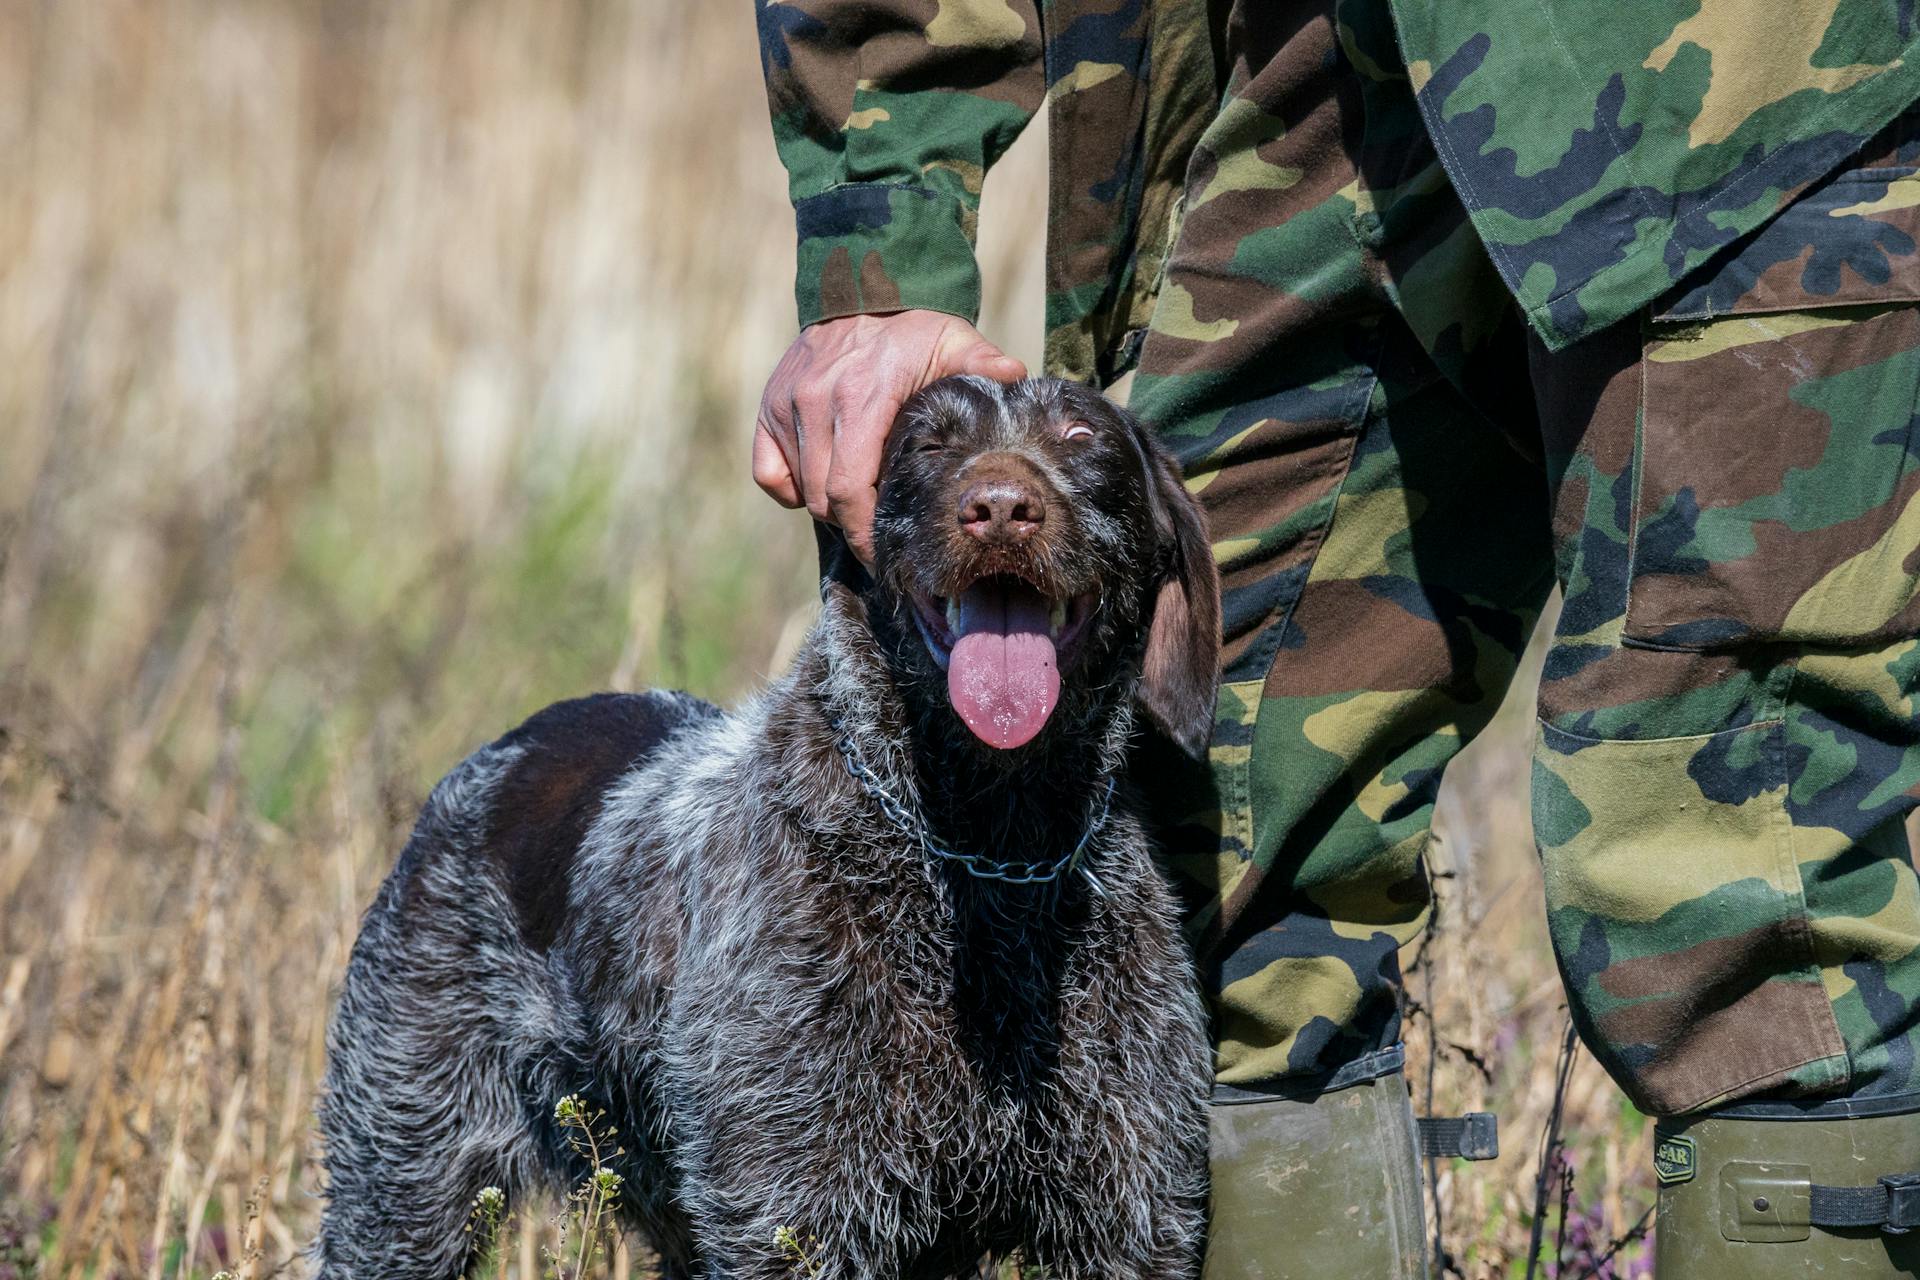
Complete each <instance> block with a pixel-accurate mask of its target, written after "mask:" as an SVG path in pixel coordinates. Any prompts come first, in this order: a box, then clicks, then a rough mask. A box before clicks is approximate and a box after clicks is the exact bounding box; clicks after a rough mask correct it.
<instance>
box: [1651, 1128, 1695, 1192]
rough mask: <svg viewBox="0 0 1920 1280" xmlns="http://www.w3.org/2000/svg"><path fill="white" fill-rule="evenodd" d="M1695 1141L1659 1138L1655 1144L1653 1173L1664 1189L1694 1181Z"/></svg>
mask: <svg viewBox="0 0 1920 1280" xmlns="http://www.w3.org/2000/svg"><path fill="white" fill-rule="evenodd" d="M1693 1167H1694V1161H1693V1139H1692V1138H1669V1137H1664V1136H1662V1137H1658V1138H1656V1139H1655V1141H1654V1144H1653V1172H1654V1176H1655V1177H1657V1178H1659V1179H1660V1185H1661V1186H1663V1187H1667V1186H1672V1185H1673V1184H1674V1183H1676V1182H1691V1181H1693Z"/></svg>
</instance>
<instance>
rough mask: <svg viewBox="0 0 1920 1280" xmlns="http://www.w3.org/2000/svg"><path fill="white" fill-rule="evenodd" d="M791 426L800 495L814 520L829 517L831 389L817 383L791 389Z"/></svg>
mask: <svg viewBox="0 0 1920 1280" xmlns="http://www.w3.org/2000/svg"><path fill="white" fill-rule="evenodd" d="M793 426H794V434H795V436H796V437H797V438H798V446H799V448H798V456H799V460H800V473H799V474H798V475H797V476H795V477H794V479H795V481H796V483H797V484H798V486H799V489H800V499H801V501H802V502H804V503H806V507H807V510H808V511H810V512H812V513H813V518H814V519H816V520H827V521H831V520H832V518H833V512H832V510H831V508H830V506H829V504H828V502H827V474H828V472H829V471H831V470H832V467H833V435H834V430H833V402H832V399H831V393H830V392H829V391H827V390H826V389H824V388H821V387H819V386H817V385H812V384H809V385H803V386H801V387H799V388H797V389H796V390H795V391H794V393H793Z"/></svg>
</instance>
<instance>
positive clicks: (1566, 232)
mask: <svg viewBox="0 0 1920 1280" xmlns="http://www.w3.org/2000/svg"><path fill="white" fill-rule="evenodd" d="M1394 11H1395V13H1396V15H1397V16H1398V19H1399V29H1400V40H1401V47H1402V49H1403V50H1404V52H1405V55H1406V58H1407V67H1408V69H1409V71H1410V72H1411V78H1412V83H1413V86H1414V88H1415V89H1416V90H1417V91H1418V93H1419V100H1420V107H1421V110H1422V112H1423V113H1424V115H1425V117H1426V120H1427V124H1428V126H1429V128H1430V129H1431V130H1432V133H1433V137H1434V141H1435V142H1436V143H1437V144H1438V147H1439V151H1440V156H1441V158H1442V160H1443V161H1444V162H1445V163H1446V167H1447V172H1448V174H1449V175H1450V176H1451V177H1452V179H1453V185H1454V188H1455V190H1457V191H1458V192H1459V193H1460V197H1461V199H1462V201H1463V202H1464V203H1465V204H1466V207H1467V210H1468V212H1469V213H1471V214H1472V216H1473V221H1474V225H1475V226H1476V227H1477V228H1478V229H1479V231H1480V234H1481V236H1482V237H1483V238H1484V240H1485V241H1486V244H1487V248H1488V250H1489V251H1490V253H1491V255H1492V257H1493V260H1494V262H1495V264H1496V265H1497V266H1498V267H1499V269H1500V273H1501V275H1502V276H1504V277H1505V278H1506V281H1507V284H1508V285H1509V286H1510V287H1511V288H1512V289H1513V292H1514V295H1515V297H1516V298H1518V299H1519V302H1520V305H1521V307H1522V309H1524V310H1525V311H1526V313H1527V316H1528V318H1529V319H1530V320H1531V321H1532V322H1533V324H1534V326H1535V327H1536V328H1537V329H1538V331H1539V333H1540V335H1541V337H1542V338H1543V339H1544V340H1545V342H1546V343H1547V345H1548V346H1550V347H1554V348H1558V347H1562V346H1564V345H1566V344H1567V343H1569V342H1572V341H1574V340H1575V339H1577V338H1581V337H1584V336H1585V335H1587V334H1589V333H1593V332H1595V331H1597V330H1599V329H1602V328H1605V327H1606V326H1608V325H1610V324H1613V323H1614V322H1616V321H1618V320H1621V319H1624V318H1625V317H1628V316H1631V315H1633V314H1634V313H1635V312H1637V311H1639V310H1640V308H1641V307H1643V306H1645V305H1646V304H1647V303H1648V302H1649V301H1650V300H1651V299H1652V298H1654V297H1655V296H1657V295H1658V294H1660V293H1661V292H1663V291H1664V290H1665V289H1666V288H1667V287H1668V286H1669V285H1670V284H1672V282H1673V281H1675V280H1677V279H1679V278H1680V277H1682V276H1684V275H1687V274H1688V273H1689V272H1691V271H1693V270H1694V269H1695V268H1697V267H1699V266H1700V265H1701V264H1702V263H1704V262H1705V261H1707V259H1709V258H1710V257H1712V256H1713V255H1714V254H1716V253H1718V252H1719V251H1721V250H1723V249H1725V248H1726V247H1727V246H1729V245H1731V244H1732V243H1733V242H1734V241H1735V240H1737V239H1739V238H1740V237H1741V236H1743V235H1745V234H1746V233H1748V232H1750V231H1752V230H1754V229H1755V228H1756V227H1758V226H1760V225H1761V224H1763V223H1765V222H1767V221H1768V220H1769V219H1771V218H1772V217H1773V216H1774V215H1775V214H1776V213H1777V212H1778V211H1779V210H1780V209H1781V208H1782V207H1783V206H1784V205H1785V204H1786V203H1788V202H1789V201H1790V200H1791V199H1792V198H1793V197H1794V196H1795V195H1796V194H1797V193H1799V192H1800V191H1802V190H1803V189H1805V188H1806V187H1807V186H1808V185H1810V184H1811V183H1813V182H1815V181H1818V180H1819V179H1821V178H1823V177H1824V176H1825V175H1826V174H1828V173H1829V172H1831V171H1832V170H1833V169H1834V167H1835V166H1836V165H1838V164H1839V163H1840V162H1841V161H1843V160H1844V159H1846V157H1848V156H1849V155H1852V154H1853V153H1854V152H1855V151H1856V150H1857V149H1858V148H1859V146H1860V143H1861V142H1862V140H1864V139H1865V138H1867V137H1869V136H1871V135H1872V134H1874V133H1875V132H1876V131H1878V130H1879V129H1880V128H1881V126H1883V125H1885V124H1886V123H1887V122H1888V121H1889V120H1891V119H1893V117H1894V116H1895V115H1896V114H1898V113H1899V112H1900V111H1901V110H1902V109H1904V108H1905V107H1906V106H1907V105H1908V104H1910V103H1912V102H1914V101H1915V100H1916V99H1920V56H1917V55H1920V44H1917V43H1916V40H1917V39H1920V31H1917V30H1916V28H1915V15H1914V4H1913V0H1686V2H1685V3H1673V2H1670V0H1669V2H1662V3H1628V4H1619V3H1614V4H1606V3H1595V0H1531V3H1528V4H1524V5H1518V4H1507V3H1501V2H1500V0H1394Z"/></svg>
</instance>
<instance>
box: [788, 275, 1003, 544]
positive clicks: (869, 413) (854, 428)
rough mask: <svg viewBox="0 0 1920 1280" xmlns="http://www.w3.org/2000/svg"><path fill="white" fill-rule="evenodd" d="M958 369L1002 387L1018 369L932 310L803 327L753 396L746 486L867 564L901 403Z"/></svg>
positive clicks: (956, 321)
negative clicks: (837, 537) (835, 538)
mask: <svg viewBox="0 0 1920 1280" xmlns="http://www.w3.org/2000/svg"><path fill="white" fill-rule="evenodd" d="M957 373H974V374H981V375H983V376H985V377H989V378H994V379H997V380H998V381H1001V382H1013V381H1016V380H1018V379H1020V378H1024V377H1025V376H1026V374H1027V370H1026V366H1025V365H1023V364H1021V363H1020V362H1019V361H1018V360H1016V359H1014V358H1013V357H1012V356H1010V355H1007V354H1006V353H1005V352H1003V351H1001V350H1000V348H998V347H996V346H994V345H993V344H992V343H991V342H988V341H987V340H986V339H985V338H983V337H981V336H980V331H979V330H978V329H975V328H974V327H973V326H972V325H970V324H968V323H967V322H966V321H965V320H962V319H960V318H959V317H957V316H950V315H946V314H943V313H942V312H938V311H896V312H893V313H891V314H889V315H879V316H873V315H861V316H843V317H841V318H839V319H836V320H822V321H820V322H819V323H818V324H811V325H808V326H807V327H806V328H805V329H803V330H801V331H800V336H799V337H797V338H795V339H794V340H793V345H792V346H790V347H788V348H787V351H786V354H785V355H783V356H781V357H780V363H779V364H777V365H775V366H774V369H773V376H772V377H770V378H768V379H767V389H766V391H765V392H763V393H762V394H761V397H760V412H759V415H758V417H757V419H756V421H755V423H754V432H753V480H754V483H755V484H757V485H759V486H760V487H761V488H762V489H764V490H766V491H767V493H768V494H770V495H771V496H772V497H773V500H774V501H776V502H778V503H780V504H781V505H782V506H786V507H801V506H804V507H805V508H806V509H807V510H808V511H810V512H812V513H813V515H814V517H815V518H816V519H820V520H824V521H826V522H828V523H829V524H835V525H838V526H839V527H840V528H841V530H842V531H844V532H845V534H846V535H847V544H848V545H849V546H850V547H852V548H853V553H854V554H855V555H856V556H858V557H860V561H861V563H863V564H865V565H867V566H869V567H871V566H872V564H873V505H874V498H875V494H876V488H875V484H876V481H877V480H878V479H879V475H880V453H881V449H882V448H883V446H885V444H886V442H887V432H888V431H889V430H891V429H892V427H893V419H894V417H895V415H897V414H898V413H899V412H900V405H901V403H902V402H903V401H905V400H906V399H907V397H908V396H911V395H912V394H913V393H914V392H916V391H918V390H919V389H920V388H921V387H924V386H926V385H927V384H928V383H930V382H936V381H938V380H939V379H941V378H945V377H948V376H949V375H952V374H957Z"/></svg>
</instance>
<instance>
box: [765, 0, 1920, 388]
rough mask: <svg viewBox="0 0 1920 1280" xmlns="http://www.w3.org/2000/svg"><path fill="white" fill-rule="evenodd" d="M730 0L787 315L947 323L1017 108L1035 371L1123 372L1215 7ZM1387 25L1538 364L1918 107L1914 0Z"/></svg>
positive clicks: (1151, 279)
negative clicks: (781, 237) (767, 133)
mask: <svg viewBox="0 0 1920 1280" xmlns="http://www.w3.org/2000/svg"><path fill="white" fill-rule="evenodd" d="M755 4H756V9H757V13H758V17H759V31H760V49H761V60H762V65H763V69H764V71H765V74H766V79H767V93H768V99H769V102H770V104H771V107H772V112H773V128H774V139H775V143H776V145H777V147H778V148H779V151H780V157H781V160H782V162H783V163H784V164H785V165H786V167H787V170H788V173H789V176H790V189H791V193H792V196H793V200H794V206H795V211H796V219H797V223H798V233H799V274H798V282H797V287H796V293H797V296H798V300H799V307H800V322H801V323H802V324H803V325H805V324H811V323H813V322H814V321H816V320H822V319H828V318H831V317H834V316H842V315H852V314H859V313H863V312H878V311H887V310H895V309H899V308H902V307H925V308H928V309H931V310H936V311H945V312H951V313H953V314H955V315H961V316H965V317H967V318H968V319H970V320H971V319H973V318H975V317H976V316H977V314H978V310H979V303H980V275H979V270H978V268H977V266H976V265H975V262H974V258H973V231H974V223H975V218H976V215H977V212H978V208H979V199H980V188H981V182H982V179H983V178H984V176H985V173H986V170H987V168H988V167H989V166H990V165H992V164H993V162H994V161H995V160H997V159H998V158H999V157H1000V155H1001V154H1002V153H1003V152H1004V151H1005V150H1006V148H1007V147H1008V146H1009V145H1010V144H1011V143H1012V141H1013V139H1014V138H1015V137H1016V136H1017V135H1018V133H1019V132H1020V130H1021V128H1022V127H1023V126H1024V125H1025V124H1026V123H1027V121H1028V120H1029V119H1031V118H1032V116H1033V114H1034V113H1035V112H1036V111H1037V110H1038V109H1039V107H1040V104H1041V102H1042V101H1045V102H1046V103H1047V107H1048V124H1049V128H1050V131H1051V138H1050V151H1051V156H1052V158H1051V161H1050V188H1051V189H1050V194H1049V201H1048V239H1047V282H1046V283H1047V351H1046V357H1047V365H1048V368H1049V370H1050V371H1051V372H1055V373H1061V374H1065V375H1067V376H1071V377H1078V378H1082V379H1091V380H1095V381H1098V382H1100V383H1102V384H1104V383H1106V382H1108V381H1110V380H1111V379H1112V378H1114V377H1117V376H1118V375H1119V373H1120V372H1122V371H1124V369H1125V368H1126V367H1127V366H1128V365H1129V364H1130V363H1131V362H1132V358H1133V355H1134V352H1135V351H1136V350H1137V348H1138V345H1139V340H1140V337H1141V336H1142V334H1143V332H1144V329H1145V326H1146V323H1147V319H1148V316H1149V313H1150V311H1151V308H1152V304H1153V300H1154V295H1155V291H1156V289H1157V287H1158V284H1159V279H1160V269H1161V265H1162V263H1163V262H1164V260H1165V257H1166V254H1167V252H1168V250H1169V248H1170V246H1171V244H1172V239H1173V236H1174V233H1175V232H1176V230H1177V228H1178V221H1179V208H1180V199H1179V193H1180V187H1181V179H1182V177H1183V174H1184V171H1185V167H1186V162H1187V158H1188V156H1189V154H1190V153H1191V151H1192V148H1193V144H1194V142H1195V141H1196V140H1197V138H1198V137H1199V135H1200V133H1201V131H1202V130H1203V129H1204V128H1205V127H1206V125H1207V124H1208V123H1209V122H1210V120H1211V118H1212V116H1213V113H1214V110H1215V108H1216V107H1217V105H1218V103H1219V100H1220V95H1221V92H1222V90H1223V87H1224V86H1223V84H1222V80H1221V76H1222V67H1223V62H1224V58H1223V49H1224V45H1225V41H1226V39H1227V33H1226V32H1225V31H1224V30H1223V29H1222V26H1221V21H1222V20H1221V14H1222V12H1223V11H1224V9H1225V8H1226V6H1225V5H1223V4H1220V3H1219V2H1218V0H1038V2H1037V3H1036V0H755ZM1393 10H1394V16H1395V20H1396V22H1397V25H1398V29H1399V32H1400V40H1401V47H1402V51H1403V53H1404V55H1405V59H1406V67H1407V74H1408V76H1409V77H1410V78H1411V80H1412V83H1413V86H1414V88H1415V89H1416V91H1417V93H1418V97H1419V101H1420V106H1421V111H1422V114H1423V115H1424V117H1425V119H1426V122H1427V127H1428V131H1429V133H1430V134H1431V135H1432V137H1433V140H1434V144H1435V147H1436V149H1437V150H1438V152H1439V155H1440V159H1441V161H1442V163H1443V165H1444V166H1445V168H1446V171H1447V174H1448V177H1449V178H1450V179H1451V180H1452V182H1453V184H1454V186H1455V188H1456V190H1457V191H1458V192H1459V195H1460V198H1461V200H1462V201H1463V202H1464V203H1465V205H1466V207H1467V209H1468V211H1469V212H1470V213H1471V215H1472V218H1473V222H1474V226H1475V228H1476V229H1477V230H1478V231H1479V233H1480V236H1481V239H1482V240H1483V241H1484V242H1485V243H1486V245H1487V249H1488V252H1489V254H1490V255H1491V256H1492V258H1493V260H1494V262H1495V263H1496V265H1497V266H1498V268H1499V270H1500V272H1501V275H1502V277H1503V278H1504V279H1505V281H1506V283H1507V285H1508V287H1509V288H1510V289H1511V290H1512V292H1513V295H1514V297H1515V298H1516V300H1517V301H1518V302H1519V304H1520V306H1521V309H1522V310H1523V311H1524V312H1525V313H1526V315H1527V317H1528V319H1529V320H1530V321H1531V323H1532V325H1533V327H1534V329H1535V330H1536V332H1538V333H1539V335H1540V336H1541V338H1542V339H1543V340H1544V341H1545V342H1546V344H1547V345H1548V346H1549V347H1552V348H1556V349H1557V348H1560V347H1564V346H1565V345H1567V344H1568V343H1571V342H1573V341H1575V340H1576V339H1578V338H1580V337H1583V336H1585V335H1586V334H1588V333H1591V332H1593V331H1594V330H1596V329H1599V328H1602V327H1604V326H1606V325H1609V324H1612V323H1613V322H1615V321H1617V320H1619V319H1621V318H1623V317H1625V316H1628V315H1631V314H1633V313H1634V312H1636V311H1637V310H1639V309H1640V308H1641V307H1643V306H1645V305H1646V304H1647V303H1649V302H1651V301H1652V300H1654V299H1655V298H1657V297H1659V296H1660V295H1661V294H1663V293H1665V292H1667V291H1668V290H1669V289H1671V288H1673V287H1674V286H1675V284H1676V282H1677V281H1678V280H1679V279H1680V278H1681V277H1682V276H1684V275H1685V274H1687V273H1688V272H1689V271H1690V270H1692V268H1694V267H1695V266H1697V265H1699V264H1700V263H1701V262H1702V261H1704V260H1705V259H1706V258H1708V257H1709V256H1711V255H1712V254H1714V253H1715V252H1716V251H1717V250H1719V249H1720V248H1722V247H1724V246H1725V245H1727V244H1728V243H1730V242H1731V241H1733V240H1734V239H1736V238H1738V237H1740V236H1742V235H1745V234H1746V233H1748V232H1750V231H1752V230H1754V229H1755V228H1757V227H1759V226H1760V225H1761V224H1763V223H1764V222H1766V221H1767V220H1768V219H1769V218H1770V217H1772V216H1773V214H1775V213H1777V212H1778V211H1779V210H1780V209H1781V208H1783V207H1785V205H1787V204H1788V203H1790V202H1791V201H1792V200H1793V198H1794V197H1795V196H1796V195H1797V194H1798V193H1799V192H1800V191H1801V190H1803V189H1804V188H1806V187H1807V186H1808V185H1809V184H1811V183H1813V182H1815V181H1817V180H1818V179H1819V178H1820V177H1821V176H1823V175H1824V174H1825V173H1827V172H1828V171H1829V170H1831V169H1832V168H1833V167H1834V166H1835V165H1836V164H1838V163H1839V162H1840V161H1841V160H1843V159H1844V158H1845V157H1847V156H1848V155H1850V154H1851V153H1852V152H1853V151H1854V150H1855V149H1856V148H1858V147H1859V146H1860V144H1861V143H1862V142H1863V141H1864V140H1865V139H1866V138H1868V137H1870V136H1871V135H1873V134H1874V133H1875V132H1877V131H1878V130H1879V129H1880V128H1881V126H1883V125H1885V124H1886V123H1887V122H1888V121H1890V120H1891V119H1893V117H1894V116H1895V115H1897V114H1898V113H1899V112H1900V111H1901V110H1902V109H1903V108H1905V107H1907V106H1908V105H1910V104H1912V103H1914V102H1915V101H1920V48H1916V32H1915V24H1916V17H1915V0H1534V2H1533V3H1530V4H1516V3H1509V2H1503V0H1393ZM1361 70H1362V71H1363V72H1369V73H1371V71H1379V70H1380V69H1377V68H1375V69H1371V71H1370V70H1369V69H1366V68H1362V69H1361ZM1382 73H1383V74H1385V73H1386V72H1382ZM1836 269H1837V264H1836Z"/></svg>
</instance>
